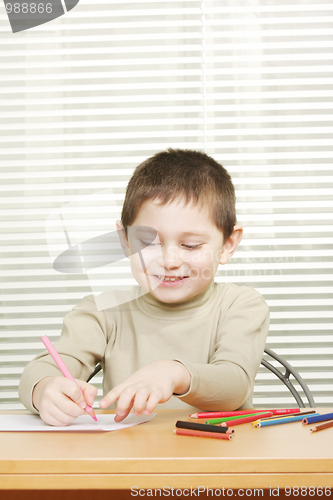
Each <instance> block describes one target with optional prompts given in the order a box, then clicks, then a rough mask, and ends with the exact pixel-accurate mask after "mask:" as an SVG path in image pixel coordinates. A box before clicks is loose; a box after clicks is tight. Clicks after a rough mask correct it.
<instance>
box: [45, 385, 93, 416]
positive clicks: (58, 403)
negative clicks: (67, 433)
mask: <svg viewBox="0 0 333 500" xmlns="http://www.w3.org/2000/svg"><path fill="white" fill-rule="evenodd" d="M77 383H78V384H79V385H80V387H78V385H77V384H76V383H75V382H73V381H72V380H68V379H66V378H64V377H54V378H52V379H50V380H49V381H47V383H46V384H45V386H44V388H43V392H42V395H41V397H40V407H39V414H40V417H41V418H42V419H43V420H44V421H45V422H46V423H48V424H49V425H56V426H64V425H69V424H70V423H71V422H73V421H74V420H75V419H76V418H77V417H79V416H81V415H84V414H85V411H84V409H85V408H86V406H87V404H89V403H91V404H90V405H92V404H93V402H94V399H95V396H96V393H97V389H96V388H94V387H93V386H89V387H88V385H89V384H87V383H86V382H83V381H81V380H78V381H77ZM80 388H81V389H82V391H83V392H84V394H82V392H81V390H80ZM86 398H87V400H88V401H89V403H88V401H87V400H86Z"/></svg>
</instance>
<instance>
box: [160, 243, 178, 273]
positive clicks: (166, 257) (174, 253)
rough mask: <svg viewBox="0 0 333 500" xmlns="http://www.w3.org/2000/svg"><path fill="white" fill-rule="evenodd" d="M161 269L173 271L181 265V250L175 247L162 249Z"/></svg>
mask: <svg viewBox="0 0 333 500" xmlns="http://www.w3.org/2000/svg"><path fill="white" fill-rule="evenodd" d="M162 259H163V263H162V265H163V267H164V268H165V269H174V268H178V267H180V266H181V265H182V263H183V260H182V258H181V249H178V248H177V247H175V246H172V245H170V246H168V247H164V248H163V247H162Z"/></svg>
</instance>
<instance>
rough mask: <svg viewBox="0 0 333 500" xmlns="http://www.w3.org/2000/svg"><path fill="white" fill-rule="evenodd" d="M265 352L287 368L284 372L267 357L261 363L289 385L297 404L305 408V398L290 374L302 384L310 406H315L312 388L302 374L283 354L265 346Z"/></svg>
mask: <svg viewBox="0 0 333 500" xmlns="http://www.w3.org/2000/svg"><path fill="white" fill-rule="evenodd" d="M265 353H266V354H267V355H269V356H270V357H271V358H273V359H274V360H275V361H277V362H278V363H279V364H280V365H281V366H282V367H283V368H285V373H282V371H281V369H278V368H276V367H275V366H273V365H272V364H271V363H270V362H269V361H267V359H265V358H263V359H262V361H261V364H262V365H263V366H264V367H265V368H267V369H268V370H270V371H271V372H272V373H274V375H276V376H277V377H278V378H279V379H280V380H281V382H283V383H284V385H285V386H286V387H288V389H289V391H290V392H291V394H292V395H293V396H294V398H295V399H296V401H297V404H298V406H299V407H300V408H305V405H304V403H303V400H302V398H301V396H300V394H299V393H298V392H297V389H296V388H295V387H294V385H293V384H292V382H291V380H290V375H292V376H293V377H294V379H295V380H296V381H297V383H298V384H299V385H300V386H301V388H302V390H303V392H304V394H305V396H306V398H307V400H308V403H309V406H310V408H315V407H316V404H315V402H314V399H313V397H312V394H311V392H310V389H309V388H308V386H307V385H306V383H305V382H304V380H303V379H302V377H301V376H300V374H299V373H298V372H297V370H295V368H293V367H292V366H291V365H290V364H289V363H288V362H287V361H286V360H285V359H284V358H283V357H282V356H280V355H279V354H276V352H274V351H272V350H271V349H269V348H268V347H266V348H265Z"/></svg>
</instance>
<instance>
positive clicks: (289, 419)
mask: <svg viewBox="0 0 333 500" xmlns="http://www.w3.org/2000/svg"><path fill="white" fill-rule="evenodd" d="M315 415H319V413H316V414H315ZM303 419H304V417H303V416H302V415H297V416H296V415H295V416H294V417H285V418H277V419H274V420H263V421H262V422H257V425H256V427H268V426H270V425H280V424H288V423H290V422H300V421H301V420H303Z"/></svg>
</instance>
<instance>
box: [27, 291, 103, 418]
mask: <svg viewBox="0 0 333 500" xmlns="http://www.w3.org/2000/svg"><path fill="white" fill-rule="evenodd" d="M107 321H108V319H107V316H106V314H105V312H104V311H101V312H99V311H97V310H96V305H95V301H94V299H93V298H90V296H89V297H86V298H85V299H83V301H82V302H80V304H78V305H77V306H76V307H75V308H74V309H73V310H72V311H71V312H69V313H68V314H67V315H66V316H65V318H64V321H63V329H62V332H61V336H60V338H59V340H57V341H56V342H54V347H55V348H56V350H57V351H58V353H59V354H60V356H61V358H62V360H63V361H64V363H65V364H66V366H67V368H68V369H69V371H70V372H71V374H72V375H73V377H74V378H77V379H81V380H87V379H88V378H89V375H90V374H91V373H92V372H93V371H94V368H95V366H96V364H97V363H98V362H100V361H102V360H103V357H104V352H105V346H106V342H107V338H106V336H107V332H108V331H109V330H110V328H109V325H108V324H107ZM59 375H61V372H60V370H59V369H58V367H57V366H56V364H55V362H54V361H53V359H52V357H51V356H50V355H49V353H48V351H43V352H42V353H40V354H39V355H38V356H36V357H35V358H34V359H33V360H32V361H31V362H30V363H29V364H28V365H27V366H26V367H25V369H24V371H23V374H22V377H21V380H20V384H19V397H20V400H21V402H22V403H23V404H24V406H25V407H26V408H27V409H28V410H29V411H31V412H32V413H37V411H36V409H35V408H34V406H33V404H32V392H33V389H34V387H35V385H36V384H37V383H38V382H39V381H40V380H41V379H42V378H44V377H48V376H52V377H56V376H59Z"/></svg>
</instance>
